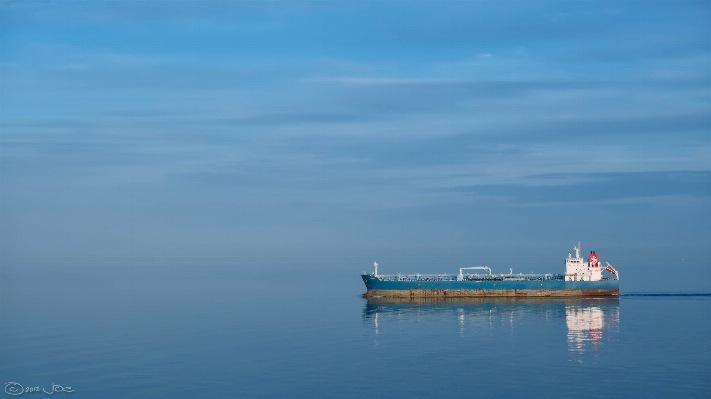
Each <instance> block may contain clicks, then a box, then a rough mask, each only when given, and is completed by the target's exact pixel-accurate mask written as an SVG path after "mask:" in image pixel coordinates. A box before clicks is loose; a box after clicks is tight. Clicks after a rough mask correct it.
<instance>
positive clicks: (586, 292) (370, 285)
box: [361, 274, 620, 297]
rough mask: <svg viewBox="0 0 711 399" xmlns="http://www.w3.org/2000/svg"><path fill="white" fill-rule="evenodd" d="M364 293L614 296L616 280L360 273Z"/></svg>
mask: <svg viewBox="0 0 711 399" xmlns="http://www.w3.org/2000/svg"><path fill="white" fill-rule="evenodd" d="M361 277H363V282H364V283H365V286H366V288H367V289H368V292H366V293H365V296H367V297H373V296H384V297H430V296H448V297H458V296H616V295H619V288H620V284H619V280H602V281H564V280H562V279H560V280H532V279H520V280H515V279H504V280H475V281H451V280H434V281H416V280H405V281H394V280H391V279H381V278H379V277H375V276H373V275H372V274H363V275H362V276H361Z"/></svg>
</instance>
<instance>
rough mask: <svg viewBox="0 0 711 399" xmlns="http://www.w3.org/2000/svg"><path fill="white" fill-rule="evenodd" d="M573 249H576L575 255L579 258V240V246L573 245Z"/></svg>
mask: <svg viewBox="0 0 711 399" xmlns="http://www.w3.org/2000/svg"><path fill="white" fill-rule="evenodd" d="M573 249H574V250H575V257H576V258H579V257H580V241H578V245H577V246H575V245H573Z"/></svg>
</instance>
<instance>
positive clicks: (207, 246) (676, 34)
mask: <svg viewBox="0 0 711 399" xmlns="http://www.w3.org/2000/svg"><path fill="white" fill-rule="evenodd" d="M710 21H711V2H708V1H702V2H685V1H672V2H660V1H644V2H628V1H612V2H602V1H593V2H585V1H564V2H533V1H524V2H513V1H496V2H473V1H472V2H467V1H454V2H442V1H432V2H424V1H408V2H395V1H388V2H364V1H356V2H341V1H317V2H268V1H259V2H236V1H235V2H206V1H194V2H183V1H138V2H131V1H116V2H108V1H74V2H55V1H6V0H2V1H1V2H0V62H1V64H0V65H1V68H2V69H1V70H0V129H1V130H0V160H1V162H2V163H1V165H0V263H1V264H2V265H3V266H4V267H30V266H33V265H45V266H46V265H50V266H51V265H55V264H56V265H58V266H59V265H85V266H97V267H100V266H105V267H108V266H117V265H121V264H129V263H130V264H146V265H151V264H163V265H166V264H176V265H183V266H191V265H193V266H198V265H199V266H200V267H204V266H205V265H210V264H222V265H234V267H244V268H253V267H255V265H262V266H265V267H266V266H269V267H280V268H297V269H298V268H302V269H303V270H307V269H310V268H314V269H328V268H352V269H353V270H354V272H355V273H357V272H360V271H362V270H370V267H371V266H370V265H372V262H373V260H378V261H379V262H380V263H381V265H382V268H383V269H384V270H381V271H395V270H394V269H397V271H402V272H408V271H414V270H415V269H417V270H419V271H425V272H426V271H438V272H439V271H444V270H448V271H454V270H455V268H457V267H461V266H466V265H471V264H489V265H491V266H492V267H493V268H494V270H495V271H498V270H507V271H508V268H509V267H511V266H513V267H514V269H515V270H516V269H518V270H520V271H524V272H530V271H541V272H543V271H546V272H547V271H552V272H561V271H562V268H563V257H564V256H566V255H567V253H568V252H571V251H572V246H573V244H574V243H575V242H577V241H578V240H581V241H582V242H583V250H584V251H587V250H592V249H595V250H596V251H597V253H598V254H600V257H601V260H603V261H610V262H611V263H612V264H613V265H615V266H616V267H617V268H618V269H620V270H621V271H622V273H623V274H622V276H623V278H624V277H627V278H628V279H629V280H628V281H630V283H631V284H636V285H634V287H637V288H638V289H640V290H643V289H647V288H649V289H658V288H659V287H664V285H663V282H664V281H667V280H668V281H672V282H674V284H676V285H674V286H673V287H674V288H675V289H680V288H687V286H686V285H685V284H686V283H689V286H688V287H691V288H693V289H710V288H711V271H709V270H711V262H709V255H708V254H707V253H708V252H709V250H710V249H711V228H710V227H709V223H711V212H710V211H711V206H710V205H709V204H710V203H711V202H710V200H711V40H710V38H711V23H710ZM386 265H388V267H386ZM445 265H446V266H445ZM529 266H530V267H529ZM660 273H672V276H671V277H668V278H666V277H665V278H661V277H659V274H660ZM689 275H694V276H696V277H694V278H693V279H689ZM680 276H681V277H680ZM690 280H693V281H690ZM632 281H636V282H635V283H632Z"/></svg>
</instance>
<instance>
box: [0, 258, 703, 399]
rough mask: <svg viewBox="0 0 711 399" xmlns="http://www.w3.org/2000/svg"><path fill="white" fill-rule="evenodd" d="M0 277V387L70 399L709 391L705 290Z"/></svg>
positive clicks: (182, 273)
mask: <svg viewBox="0 0 711 399" xmlns="http://www.w3.org/2000/svg"><path fill="white" fill-rule="evenodd" d="M0 284H1V285H0V288H1V291H0V295H1V297H0V300H1V301H0V338H1V340H0V375H1V376H2V382H3V383H8V382H16V383H18V384H21V385H22V386H23V387H34V386H39V387H41V388H44V389H47V390H51V387H52V384H53V383H54V384H58V385H62V386H69V387H71V388H72V390H73V391H74V393H72V394H71V397H74V398H97V397H104V398H114V397H115V398H123V397H131V398H155V397H206V396H211V397H286V396H288V397H353V398H356V397H357V398H361V397H363V396H366V395H367V396H371V397H383V398H385V397H406V396H434V397H472V396H476V397H522V396H526V397H541V398H542V397H556V396H575V397H583V398H586V397H591V398H592V397H607V396H613V395H614V396H619V397H631V396H641V397H699V398H701V397H709V396H710V395H711V383H710V382H709V381H710V380H711V360H709V356H708V354H709V353H711V323H709V321H708V315H709V314H711V296H708V295H699V294H694V295H688V294H686V295H668V294H665V295H656V294H655V293H646V294H635V295H629V294H628V295H623V296H622V297H620V298H618V299H592V298H579V299H566V300H562V299H552V300H551V299H548V300H541V299H538V300H525V299H524V300H522V299H507V298H502V299H497V298H493V299H474V300H459V301H414V302H411V301H388V300H384V299H376V300H370V301H369V300H366V299H363V298H362V297H360V295H359V294H361V293H362V292H363V291H364V288H363V287H362V282H361V280H360V278H359V276H358V273H357V272H354V273H347V272H341V271H339V272H307V273H276V274H273V275H271V276H270V277H269V278H265V276H264V275H260V274H256V273H255V274H244V273H238V272H235V271H230V270H227V269H213V270H207V271H206V270H205V269H183V270H172V269H169V268H137V267H126V268H120V269H111V270H102V269H98V268H97V269H86V268H83V269H81V268H77V269H63V270H51V269H47V270H19V269H12V268H4V269H3V271H2V280H0ZM657 294H658V293H657ZM33 395H34V397H41V396H44V395H45V394H44V393H41V392H40V393H26V394H24V395H23V396H33ZM56 395H57V396H62V395H64V396H70V395H69V394H66V393H57V394H56ZM6 396H7V397H10V396H9V395H6Z"/></svg>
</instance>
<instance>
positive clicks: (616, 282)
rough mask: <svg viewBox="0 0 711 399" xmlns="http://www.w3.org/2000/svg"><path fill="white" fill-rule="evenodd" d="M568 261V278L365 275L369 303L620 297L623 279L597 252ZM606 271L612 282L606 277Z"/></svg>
mask: <svg viewBox="0 0 711 399" xmlns="http://www.w3.org/2000/svg"><path fill="white" fill-rule="evenodd" d="M573 250H575V257H573V256H572V255H571V254H570V253H569V254H568V257H567V258H566V259H565V274H522V273H519V274H514V273H513V270H512V269H509V273H508V274H504V273H502V274H493V273H492V272H491V268H490V267H488V266H472V267H462V268H460V269H459V274H420V273H414V274H378V263H377V262H375V263H374V267H375V271H374V272H373V273H370V274H362V275H361V277H362V278H363V282H364V283H365V287H366V288H367V289H368V291H367V292H366V293H365V294H363V296H364V297H366V298H377V297H386V298H397V297H399V298H427V297H447V298H456V297H477V296H514V297H521V296H526V297H573V296H578V297H581V296H618V295H619V292H620V277H619V273H618V272H617V270H616V269H615V268H614V267H612V265H610V264H609V263H607V262H606V263H607V264H606V266H603V265H601V263H600V261H599V260H598V256H597V254H596V253H595V251H591V252H590V254H589V255H588V260H587V261H585V260H584V259H583V258H582V257H581V256H580V242H578V244H577V245H575V246H573ZM603 271H606V272H608V273H610V274H611V275H612V276H613V277H606V276H603Z"/></svg>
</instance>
